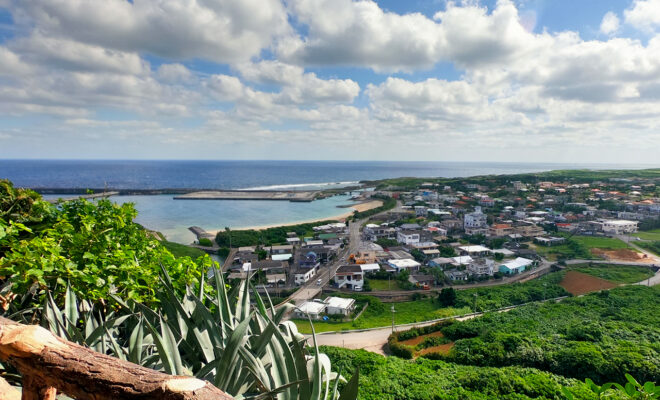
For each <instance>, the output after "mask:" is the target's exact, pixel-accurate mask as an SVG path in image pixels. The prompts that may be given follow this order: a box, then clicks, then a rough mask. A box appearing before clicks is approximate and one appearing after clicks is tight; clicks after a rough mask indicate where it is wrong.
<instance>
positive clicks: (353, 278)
mask: <svg viewBox="0 0 660 400" xmlns="http://www.w3.org/2000/svg"><path fill="white" fill-rule="evenodd" d="M335 282H336V283H337V287H338V288H339V289H341V288H343V287H345V288H347V289H350V290H356V291H360V290H362V286H364V272H362V268H361V267H360V266H359V265H356V264H352V265H342V266H341V267H339V268H337V272H335Z"/></svg>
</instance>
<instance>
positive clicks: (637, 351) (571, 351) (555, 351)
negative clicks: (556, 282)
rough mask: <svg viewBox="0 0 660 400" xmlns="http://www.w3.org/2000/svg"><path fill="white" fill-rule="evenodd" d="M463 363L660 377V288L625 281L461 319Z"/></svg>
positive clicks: (452, 332) (453, 330)
mask: <svg viewBox="0 0 660 400" xmlns="http://www.w3.org/2000/svg"><path fill="white" fill-rule="evenodd" d="M442 332H443V334H444V335H445V336H446V337H447V338H449V339H451V340H454V341H455V345H454V347H453V349H452V351H451V352H450V354H449V355H448V356H446V359H447V360H451V361H454V362H457V363H461V364H471V365H479V366H508V365H519V366H525V367H534V368H539V369H542V370H546V371H550V372H553V373H557V374H561V375H564V376H567V377H576V378H580V379H584V378H590V379H592V380H594V381H596V382H605V381H621V380H622V379H623V376H624V374H625V373H630V374H631V375H633V376H635V377H636V378H637V379H639V380H646V381H654V382H658V381H660V344H659V343H660V287H654V288H648V287H644V286H626V287H621V288H617V289H613V290H609V291H603V292H598V293H592V294H589V295H586V296H583V297H577V298H569V299H566V300H563V301H561V302H559V303H554V302H550V303H543V304H530V305H526V306H523V307H520V308H517V309H515V310H512V311H510V312H507V313H492V314H487V315H485V316H483V317H481V318H477V319H473V320H469V321H464V322H457V323H455V324H453V325H451V326H449V327H447V328H445V329H443V331H442Z"/></svg>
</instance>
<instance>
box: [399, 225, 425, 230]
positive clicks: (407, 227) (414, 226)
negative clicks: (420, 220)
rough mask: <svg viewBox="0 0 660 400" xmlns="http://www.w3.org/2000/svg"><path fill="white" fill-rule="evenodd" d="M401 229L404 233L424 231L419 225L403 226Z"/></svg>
mask: <svg viewBox="0 0 660 400" xmlns="http://www.w3.org/2000/svg"><path fill="white" fill-rule="evenodd" d="M399 228H401V229H402V230H404V231H406V230H407V231H414V230H418V229H422V227H421V226H419V225H418V224H402V225H401V226H400V227H399Z"/></svg>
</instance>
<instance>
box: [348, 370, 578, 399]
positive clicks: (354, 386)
mask: <svg viewBox="0 0 660 400" xmlns="http://www.w3.org/2000/svg"><path fill="white" fill-rule="evenodd" d="M359 386H360V368H359V367H358V368H356V369H355V373H354V374H353V376H351V379H350V380H349V381H348V383H347V384H346V386H344V388H343V389H342V390H341V393H340V394H339V399H340V400H356V399H357V396H358V389H359ZM564 393H566V392H564Z"/></svg>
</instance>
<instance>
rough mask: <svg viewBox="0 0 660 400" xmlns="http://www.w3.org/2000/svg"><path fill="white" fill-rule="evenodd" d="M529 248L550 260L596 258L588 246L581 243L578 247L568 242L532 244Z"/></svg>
mask: <svg viewBox="0 0 660 400" xmlns="http://www.w3.org/2000/svg"><path fill="white" fill-rule="evenodd" d="M529 248H530V249H533V250H535V251H536V252H537V253H538V254H539V255H540V256H541V257H543V258H546V259H548V260H550V261H557V260H558V259H560V258H563V259H570V258H584V259H595V257H594V255H593V254H591V253H590V252H589V250H588V249H587V248H586V247H584V246H581V245H579V244H578V248H575V247H571V246H569V245H567V244H562V245H560V246H539V245H536V244H530V245H529Z"/></svg>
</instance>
